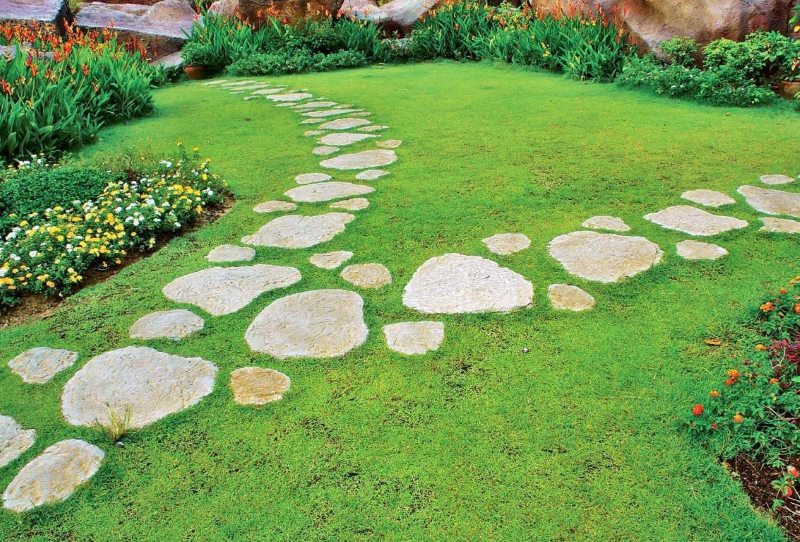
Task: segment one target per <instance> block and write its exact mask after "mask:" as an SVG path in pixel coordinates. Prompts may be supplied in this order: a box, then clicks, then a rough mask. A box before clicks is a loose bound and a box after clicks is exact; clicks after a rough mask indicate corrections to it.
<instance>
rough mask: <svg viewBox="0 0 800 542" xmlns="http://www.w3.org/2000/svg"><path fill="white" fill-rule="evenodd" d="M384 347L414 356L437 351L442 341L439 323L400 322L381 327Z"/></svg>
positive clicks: (442, 333)
mask: <svg viewBox="0 0 800 542" xmlns="http://www.w3.org/2000/svg"><path fill="white" fill-rule="evenodd" d="M383 334H384V336H385V337H386V346H388V347H389V349H390V350H394V351H395V352H399V353H400V354H405V355H407V356H415V355H422V354H427V353H428V352H431V351H434V350H438V349H439V346H441V344H442V341H444V324H443V323H441V322H430V321H428V322H400V323H398V324H389V325H388V326H384V327H383Z"/></svg>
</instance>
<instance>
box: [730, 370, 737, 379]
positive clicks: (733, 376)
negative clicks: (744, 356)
mask: <svg viewBox="0 0 800 542" xmlns="http://www.w3.org/2000/svg"><path fill="white" fill-rule="evenodd" d="M728 376H729V377H731V378H739V371H738V370H736V369H728Z"/></svg>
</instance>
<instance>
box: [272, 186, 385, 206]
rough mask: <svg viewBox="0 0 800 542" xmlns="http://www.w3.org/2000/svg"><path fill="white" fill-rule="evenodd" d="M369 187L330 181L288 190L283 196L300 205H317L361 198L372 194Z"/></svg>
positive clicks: (372, 189)
mask: <svg viewBox="0 0 800 542" xmlns="http://www.w3.org/2000/svg"><path fill="white" fill-rule="evenodd" d="M374 191H375V189H374V188H372V187H371V186H364V185H361V184H353V183H345V182H341V181H330V182H326V183H314V184H307V185H303V186H298V187H297V188H292V189H291V190H288V191H287V192H286V193H285V194H284V195H285V196H287V197H289V198H290V199H292V200H293V201H297V202H302V203H319V202H322V201H331V200H335V199H341V198H349V197H351V196H363V195H364V194H369V193H371V192H374Z"/></svg>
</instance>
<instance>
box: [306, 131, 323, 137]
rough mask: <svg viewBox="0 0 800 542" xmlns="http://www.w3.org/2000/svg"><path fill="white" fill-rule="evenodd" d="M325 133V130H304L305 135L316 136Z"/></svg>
mask: <svg viewBox="0 0 800 542" xmlns="http://www.w3.org/2000/svg"><path fill="white" fill-rule="evenodd" d="M324 133H325V132H324V131H323V130H306V131H305V132H303V135H304V136H306V137H314V136H318V135H322V134H324Z"/></svg>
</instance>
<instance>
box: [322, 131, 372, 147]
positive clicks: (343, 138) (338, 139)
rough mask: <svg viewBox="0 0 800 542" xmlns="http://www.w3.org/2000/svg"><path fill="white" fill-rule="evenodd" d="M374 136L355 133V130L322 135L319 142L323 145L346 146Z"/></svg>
mask: <svg viewBox="0 0 800 542" xmlns="http://www.w3.org/2000/svg"><path fill="white" fill-rule="evenodd" d="M373 137H375V136H374V135H370V134H354V133H353V132H336V133H333V134H328V135H326V136H322V137H321V138H319V142H320V143H322V144H323V145H333V146H334V147H344V146H346V145H352V144H353V143H358V142H359V141H364V140H365V139H370V138H373Z"/></svg>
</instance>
